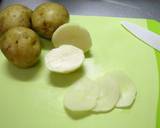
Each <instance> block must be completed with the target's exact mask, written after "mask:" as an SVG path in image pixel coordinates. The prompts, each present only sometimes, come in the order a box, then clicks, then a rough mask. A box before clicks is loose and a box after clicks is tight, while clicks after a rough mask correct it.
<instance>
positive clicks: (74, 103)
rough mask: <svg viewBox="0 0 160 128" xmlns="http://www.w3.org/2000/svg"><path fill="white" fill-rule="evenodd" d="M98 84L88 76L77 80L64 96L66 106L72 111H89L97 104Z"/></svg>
mask: <svg viewBox="0 0 160 128" xmlns="http://www.w3.org/2000/svg"><path fill="white" fill-rule="evenodd" d="M98 96H99V88H98V86H97V85H96V84H95V83H94V82H93V81H92V80H90V79H88V78H82V79H81V80H79V81H78V82H76V83H75V84H74V85H73V86H72V87H71V88H70V89H69V90H68V91H67V92H66V94H65V96H64V106H65V107H66V108H67V109H69V110H71V111H89V110H91V109H92V108H93V107H95V105H96V101H97V97H98Z"/></svg>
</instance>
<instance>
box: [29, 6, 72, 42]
mask: <svg viewBox="0 0 160 128" xmlns="http://www.w3.org/2000/svg"><path fill="white" fill-rule="evenodd" d="M31 20H32V27H33V29H34V30H35V31H37V32H38V33H39V34H40V35H41V36H43V37H45V38H49V39H50V38H51V37H52V34H53V32H54V31H55V30H56V29H57V28H58V27H59V26H60V25H62V24H64V23H67V22H68V21H69V13H68V11H67V9H66V8H65V7H64V6H62V5H60V4H57V3H43V4H41V5H39V6H38V7H37V8H36V9H35V10H34V11H33V13H32V18H31Z"/></svg>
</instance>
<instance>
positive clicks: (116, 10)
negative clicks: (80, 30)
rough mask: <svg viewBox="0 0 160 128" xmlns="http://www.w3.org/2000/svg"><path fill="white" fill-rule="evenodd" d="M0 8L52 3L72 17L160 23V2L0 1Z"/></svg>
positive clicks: (98, 0) (149, 0)
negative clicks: (141, 19)
mask: <svg viewBox="0 0 160 128" xmlns="http://www.w3.org/2000/svg"><path fill="white" fill-rule="evenodd" d="M0 1H1V2H0V8H1V9H2V8H4V7H6V6H7V5H9V4H11V3H22V4H25V5H27V6H29V7H31V8H32V9H34V8H35V7H36V6H37V5H38V4H40V3H43V2H47V1H53V2H58V3H61V4H63V5H65V6H66V7H67V8H68V10H69V12H70V14H73V15H96V16H113V17H131V18H149V19H154V20H158V21H160V0H34V1H32V0H0Z"/></svg>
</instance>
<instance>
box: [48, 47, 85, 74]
mask: <svg viewBox="0 0 160 128" xmlns="http://www.w3.org/2000/svg"><path fill="white" fill-rule="evenodd" d="M84 58H85V56H84V53H83V51H82V50H81V49H79V48H77V47H75V46H72V45H62V46H60V47H59V48H55V49H52V50H51V51H49V52H48V54H47V55H46V56H45V65H46V67H47V68H48V69H49V70H50V71H53V72H58V73H70V72H73V71H75V70H76V69H78V68H79V67H80V66H81V65H82V63H83V61H84Z"/></svg>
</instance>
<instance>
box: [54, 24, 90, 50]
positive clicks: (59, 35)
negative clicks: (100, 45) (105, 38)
mask: <svg viewBox="0 0 160 128" xmlns="http://www.w3.org/2000/svg"><path fill="white" fill-rule="evenodd" d="M52 42H53V44H54V46H55V47H59V46H60V45H63V44H71V45H74V46H76V47H78V48H80V49H82V50H83V51H84V52H87V51H88V50H89V49H90V47H91V45H92V42H91V37H90V34H89V32H88V31H87V30H86V29H85V28H83V27H81V26H79V25H77V24H73V23H66V24H64V25H62V26H60V27H59V28H58V29H57V30H56V31H55V32H54V33H53V36H52Z"/></svg>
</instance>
